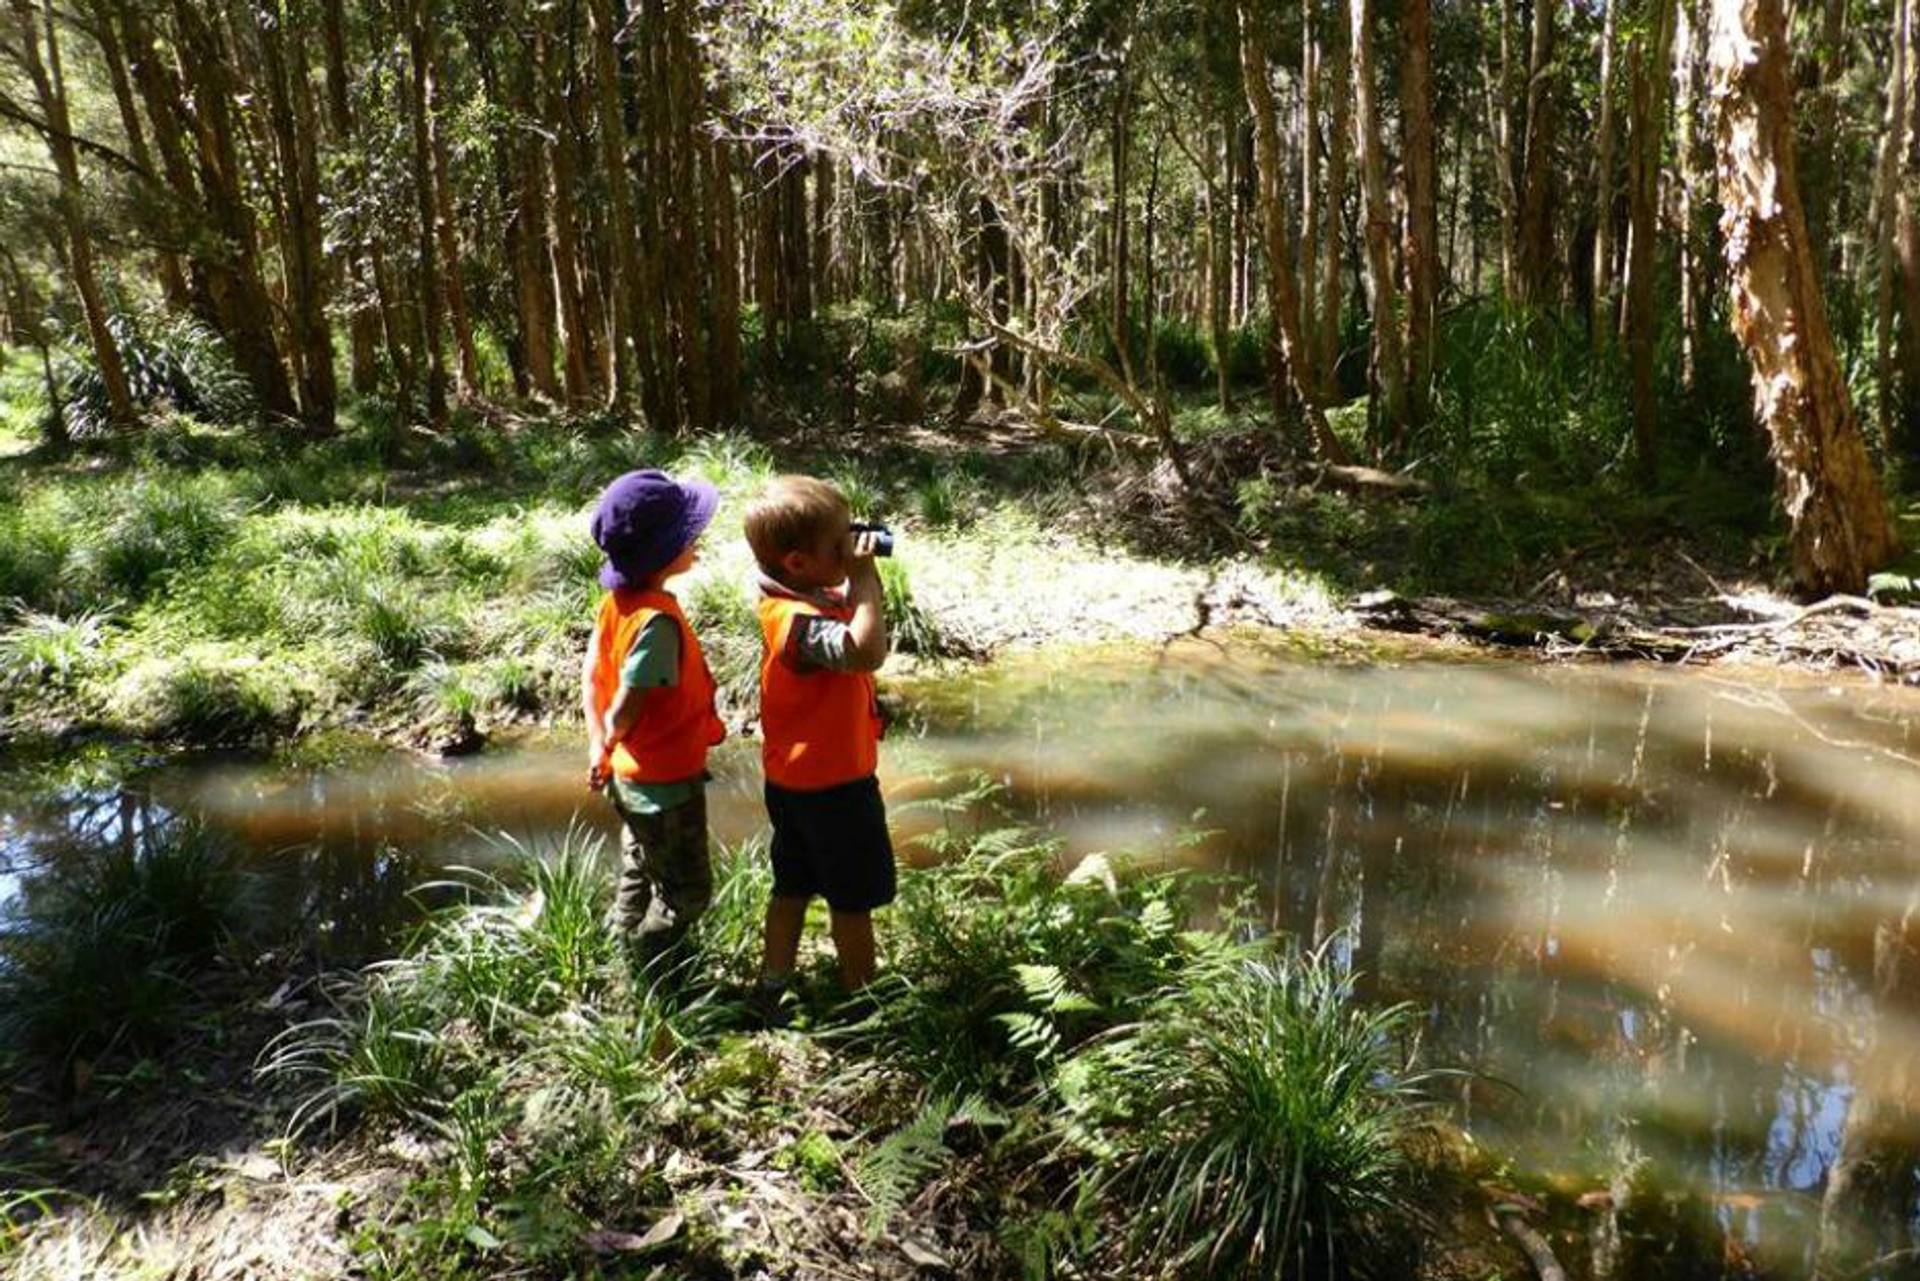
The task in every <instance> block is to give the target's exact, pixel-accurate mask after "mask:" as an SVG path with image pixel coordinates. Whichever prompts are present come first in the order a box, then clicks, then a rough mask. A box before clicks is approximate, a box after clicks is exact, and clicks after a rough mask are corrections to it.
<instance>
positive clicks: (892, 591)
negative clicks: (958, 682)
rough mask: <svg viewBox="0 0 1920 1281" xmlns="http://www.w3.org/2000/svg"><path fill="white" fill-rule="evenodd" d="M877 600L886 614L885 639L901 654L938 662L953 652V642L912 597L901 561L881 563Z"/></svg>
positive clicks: (908, 572) (911, 587)
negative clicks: (939, 658) (878, 599)
mask: <svg viewBox="0 0 1920 1281" xmlns="http://www.w3.org/2000/svg"><path fill="white" fill-rule="evenodd" d="M877 564H878V565H879V566H880V598H881V607H882V608H883V609H884V610H885V611H886V617H887V635H888V638H889V639H890V640H891V641H892V642H893V648H895V649H897V650H899V651H900V652H901V653H903V654H918V655H920V656H922V657H925V658H938V657H941V656H943V655H946V654H949V653H951V652H952V650H953V644H952V640H951V638H950V637H948V635H947V634H946V633H945V632H944V631H942V630H941V628H940V625H939V624H938V623H936V622H934V620H933V616H932V615H931V614H929V613H927V611H926V610H924V609H922V608H921V607H920V602H919V601H917V600H915V599H914V596H913V578H912V574H911V572H910V571H909V570H908V569H907V566H906V564H905V563H904V562H903V561H900V560H895V559H887V560H881V561H879V562H877Z"/></svg>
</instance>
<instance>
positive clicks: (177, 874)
mask: <svg viewBox="0 0 1920 1281" xmlns="http://www.w3.org/2000/svg"><path fill="white" fill-rule="evenodd" d="M256 890H257V886H256V884H255V882H254V880H253V878H252V877H251V876H250V875H249V874H247V873H246V872H244V871H243V870H242V869H241V867H240V865H239V863H238V862H237V860H236V859H235V858H234V856H233V855H232V853H231V852H230V851H229V850H228V849H227V848H226V847H224V846H222V845H220V844H219V843H217V842H216V841H215V840H214V839H213V838H212V837H210V836H209V835H208V834H207V833H206V832H204V831H203V830H201V829H199V828H196V827H192V826H189V825H187V824H184V823H178V822H172V823H167V824H164V825H162V826H160V827H157V828H154V829H150V830H149V831H147V832H145V833H143V834H142V835H141V837H140V838H139V839H138V840H137V841H135V842H134V843H133V844H132V845H131V847H129V846H125V845H121V844H119V843H115V844H113V845H111V846H106V847H101V848H97V849H96V848H81V849H76V850H74V851H72V852H71V853H70V855H69V856H67V857H63V858H61V859H60V860H58V864H57V874H55V875H50V876H48V877H45V878H43V879H39V880H36V881H35V882H33V883H31V884H30V885H28V886H27V887H25V889H24V890H23V892H22V893H21V894H20V896H19V897H18V898H16V899H14V900H13V901H12V902H11V903H10V904H9V905H8V907H7V910H6V913H5V915H4V917H0V1045H5V1046H6V1047H7V1048H8V1049H9V1050H11V1051H13V1052H15V1053H17V1054H19V1055H20V1056H21V1057H22V1058H23V1060H25V1061H27V1062H31V1063H37V1064H41V1065H44V1066H48V1067H51V1068H54V1069H56V1070H57V1071H61V1072H64V1071H65V1070H66V1069H67V1068H68V1067H69V1066H70V1065H71V1064H72V1063H73V1062H74V1061H75V1060H77V1059H81V1058H88V1059H93V1058H98V1057H99V1056H101V1055H103V1054H107V1053H109V1052H111V1051H113V1050H116V1049H121V1048H125V1049H130V1050H138V1049H147V1048H151V1047H154V1046H157V1045H160V1044H163V1043H165V1042H166V1041H167V1040H168V1039H169V1038H171V1037H172V1036H174V1035H175V1034H177V1033H178V1032H179V1031H180V1030H181V1026H182V1024H183V1022H184V1017H185V1011H186V1010H187V1009H188V1008H189V1007H190V1006H191V1005H192V1004H193V1003H194V1002H195V1001H196V1000H197V999H200V998H201V997H203V996H204V995H205V989H206V986H207V983H206V980H207V976H208V975H209V973H210V972H212V971H213V969H214V968H215V967H216V965H217V963H218V961H219V959H220V958H221V957H222V956H223V955H224V954H225V953H226V952H227V951H228V950H229V948H230V947H232V945H234V944H235V943H236V941H238V940H242V939H245V938H249V937H251V936H253V935H254V934H256V933H257V932H259V930H260V929H261V926H260V924H259V919H258V913H257V912H256V911H255V910H254V907H255V904H256V902H257V895H256Z"/></svg>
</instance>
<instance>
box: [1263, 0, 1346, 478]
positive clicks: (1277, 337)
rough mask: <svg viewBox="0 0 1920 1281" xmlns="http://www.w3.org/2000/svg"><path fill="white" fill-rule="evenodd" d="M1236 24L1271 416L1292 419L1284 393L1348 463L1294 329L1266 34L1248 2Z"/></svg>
mask: <svg viewBox="0 0 1920 1281" xmlns="http://www.w3.org/2000/svg"><path fill="white" fill-rule="evenodd" d="M1237 12H1238V15H1239V22H1240V42H1239V43H1240V80H1241V85H1242V88H1243V90H1244V92H1245V93H1246V95H1247V106H1248V109H1249V110H1250V111H1251V112H1252V114H1253V133H1254V155H1255V158H1256V159H1255V169H1256V170H1257V172H1258V174H1259V188H1258V195H1257V204H1258V207H1259V215H1260V224H1261V227H1262V230H1263V232H1264V236H1263V240H1264V244H1265V247H1266V258H1267V311H1268V313H1269V320H1268V323H1269V325H1270V333H1269V338H1268V343H1267V361H1268V384H1269V386H1270V387H1271V389H1272V399H1273V402H1274V414H1275V418H1276V421H1277V422H1279V423H1284V422H1285V421H1286V420H1287V418H1288V417H1290V410H1291V406H1289V405H1288V404H1287V403H1286V400H1287V393H1288V392H1289V391H1290V392H1291V393H1292V396H1293V398H1294V399H1295V400H1297V401H1298V402H1299V405H1300V410H1301V413H1302V415H1303V416H1304V417H1305V418H1306V421H1307V432H1308V442H1307V443H1308V447H1309V448H1310V449H1311V450H1312V451H1313V452H1314V453H1315V454H1316V455H1318V456H1319V457H1320V458H1321V459H1323V460H1325V461H1327V462H1333V463H1344V462H1347V461H1349V456H1348V453H1347V449H1346V446H1344V445H1342V444H1341V443H1340V438H1339V437H1338V436H1335V435H1334V434H1333V429H1332V428H1331V427H1330V426H1328V424H1327V415H1326V410H1325V407H1324V403H1323V401H1322V400H1321V390H1320V388H1321V383H1320V380H1319V378H1318V377H1317V376H1316V375H1315V372H1314V367H1313V355H1312V352H1311V351H1310V350H1309V349H1308V347H1307V344H1306V341H1305V338H1304V336H1303V335H1302V334H1301V332H1300V291H1299V286H1298V284H1297V283H1296V282H1295V280H1294V276H1293V246H1292V245H1290V244H1289V243H1288V241H1289V240H1290V239H1291V237H1290V235H1289V233H1288V229H1287V211H1286V209H1285V207H1284V205H1283V203H1282V201H1281V198H1280V193H1281V191H1282V188H1283V183H1284V181H1285V178H1284V170H1283V169H1282V166H1281V161H1280V137H1279V123H1278V110H1277V108H1276V106H1275V104H1274V100H1273V85H1272V84H1271V83H1270V82H1269V81H1268V79H1267V77H1268V74H1269V67H1270V63H1269V60H1268V56H1267V43H1266V35H1265V32H1264V31H1263V30H1262V29H1261V27H1260V20H1259V18H1258V16H1256V15H1255V14H1254V13H1253V12H1252V9H1251V6H1250V5H1249V4H1248V2H1247V0H1240V3H1239V5H1238V6H1237Z"/></svg>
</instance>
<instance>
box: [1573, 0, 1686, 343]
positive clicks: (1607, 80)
mask: <svg viewBox="0 0 1920 1281" xmlns="http://www.w3.org/2000/svg"><path fill="white" fill-rule="evenodd" d="M1655 2H1656V3H1659V2H1660V0H1655ZM1683 2H1684V0H1683ZM1606 4H1607V16H1606V21H1605V22H1604V24H1603V25H1602V27H1601V33H1600V122H1599V124H1598V126H1597V127H1596V130H1595V138H1594V158H1593V316H1592V318H1591V322H1590V324H1591V328H1592V331H1593V334H1592V336H1593V347H1594V350H1595V351H1599V350H1600V349H1601V348H1602V347H1604V346H1606V344H1607V342H1608V340H1609V339H1610V338H1611V337H1612V335H1613V326H1614V298H1613V49H1614V26H1615V19H1616V18H1617V17H1618V16H1619V11H1620V0H1606Z"/></svg>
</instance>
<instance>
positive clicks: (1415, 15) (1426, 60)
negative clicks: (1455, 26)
mask: <svg viewBox="0 0 1920 1281" xmlns="http://www.w3.org/2000/svg"><path fill="white" fill-rule="evenodd" d="M1402 12H1403V14H1404V21H1405V24H1406V28H1405V36H1404V38H1405V48H1404V51H1403V53H1402V54H1401V77H1402V90H1401V97H1402V107H1401V110H1402V112H1403V113H1404V114H1403V117H1402V118H1403V120H1404V121H1405V129H1406V134H1405V143H1404V147H1403V150H1404V153H1405V154H1404V159H1403V162H1402V163H1403V164H1404V166H1405V169H1406V177H1407V236H1406V253H1405V255H1404V256H1405V260H1406V271H1407V393H1406V394H1407V425H1408V427H1410V428H1411V429H1413V430H1414V431H1419V430H1420V429H1421V428H1423V427H1425V426H1426V424H1427V418H1428V416H1429V414H1430V413H1431V410H1432V404H1433V331H1434V310H1435V308H1436V307H1437V306H1438V305H1439V295H1440V210H1439V203H1438V193H1437V177H1436V170H1437V167H1438V157H1437V154H1436V148H1435V145H1434V136H1433V9H1432V4H1431V0H1406V5H1405V7H1404V9H1403V10H1402Z"/></svg>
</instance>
